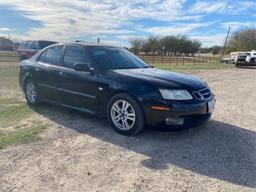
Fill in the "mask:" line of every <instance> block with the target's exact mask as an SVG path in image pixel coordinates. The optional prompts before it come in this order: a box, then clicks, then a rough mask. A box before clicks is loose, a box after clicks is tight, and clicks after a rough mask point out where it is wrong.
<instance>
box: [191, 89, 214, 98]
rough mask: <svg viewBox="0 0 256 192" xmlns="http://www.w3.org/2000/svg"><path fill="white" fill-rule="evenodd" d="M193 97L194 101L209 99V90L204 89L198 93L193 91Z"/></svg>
mask: <svg viewBox="0 0 256 192" xmlns="http://www.w3.org/2000/svg"><path fill="white" fill-rule="evenodd" d="M193 95H194V97H195V98H196V99H200V100H204V99H209V98H210V97H211V95H212V94H211V91H210V89H209V88H205V89H201V90H199V91H194V92H193Z"/></svg>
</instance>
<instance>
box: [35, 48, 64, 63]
mask: <svg viewBox="0 0 256 192" xmlns="http://www.w3.org/2000/svg"><path fill="white" fill-rule="evenodd" d="M62 48H63V46H56V47H51V48H49V49H46V50H45V51H44V52H43V53H42V54H41V55H40V57H39V59H38V61H40V62H43V63H47V64H52V65H62V62H61V58H62Z"/></svg>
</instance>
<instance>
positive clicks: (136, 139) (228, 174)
mask: <svg viewBox="0 0 256 192" xmlns="http://www.w3.org/2000/svg"><path fill="white" fill-rule="evenodd" d="M34 110H35V111H36V112H37V113H39V114H41V115H43V116H45V117H46V118H48V119H50V120H52V121H54V122H56V123H58V124H60V125H62V126H64V127H66V128H69V129H72V130H75V131H77V132H79V133H83V134H87V135H90V136H92V137H95V138H97V139H100V140H103V141H104V142H109V143H111V144H114V145H118V146H121V147H123V148H125V149H127V150H131V151H133V152H136V153H139V154H143V155H145V156H147V157H148V158H147V159H146V160H143V161H142V162H141V164H142V165H143V166H145V167H146V168H149V169H154V170H163V169H167V168H168V166H169V165H175V166H178V167H180V168H183V169H187V170H190V171H193V172H196V173H199V174H202V175H205V176H208V177H211V178H216V179H219V180H223V181H227V182H231V183H235V184H238V185H243V186H247V187H251V188H255V187H256V133H255V132H253V131H249V130H246V129H244V128H242V127H238V126H235V125H231V124H227V123H223V122H219V121H215V120H210V121H209V122H208V123H206V124H204V125H202V126H199V127H197V128H193V129H189V130H184V131H179V132H173V131H169V132H166V131H165V132H160V131H156V130H152V129H150V130H145V131H144V132H143V133H141V134H139V135H136V136H132V137H126V136H122V135H119V134H114V132H113V130H112V128H111V127H110V126H109V125H108V124H107V121H106V120H105V119H104V118H97V117H91V116H88V115H86V114H81V113H77V112H74V111H70V110H67V109H63V108H59V107H57V108H56V107H54V106H50V105H44V106H41V107H40V108H36V109H34Z"/></svg>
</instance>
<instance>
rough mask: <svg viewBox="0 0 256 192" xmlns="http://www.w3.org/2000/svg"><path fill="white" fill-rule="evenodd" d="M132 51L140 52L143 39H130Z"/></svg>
mask: <svg viewBox="0 0 256 192" xmlns="http://www.w3.org/2000/svg"><path fill="white" fill-rule="evenodd" d="M130 44H131V51H132V52H134V53H136V54H138V53H139V51H140V50H141V48H142V45H143V39H140V38H134V39H131V40H130Z"/></svg>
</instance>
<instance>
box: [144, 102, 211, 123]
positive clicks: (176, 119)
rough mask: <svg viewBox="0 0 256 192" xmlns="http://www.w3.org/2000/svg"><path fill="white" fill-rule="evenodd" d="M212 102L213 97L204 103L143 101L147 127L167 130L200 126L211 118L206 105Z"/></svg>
mask: <svg viewBox="0 0 256 192" xmlns="http://www.w3.org/2000/svg"><path fill="white" fill-rule="evenodd" d="M213 100H214V101H215V98H214V97H211V98H209V99H208V100H204V101H198V100H193V101H166V100H159V101H145V102H144V104H143V108H144V112H145V118H146V122H147V125H149V126H160V127H167V128H174V127H176V128H186V127H188V128H189V127H193V126H197V125H200V124H202V123H204V122H205V121H207V120H208V119H209V118H210V117H211V113H210V112H209V109H208V103H209V102H211V101H213ZM152 106H162V107H164V108H166V109H169V110H157V109H153V108H152ZM170 120H171V121H170Z"/></svg>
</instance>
